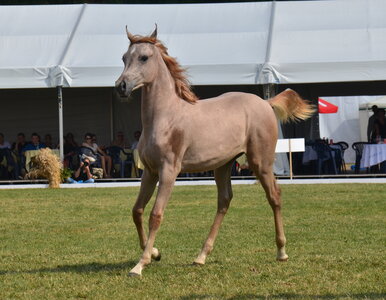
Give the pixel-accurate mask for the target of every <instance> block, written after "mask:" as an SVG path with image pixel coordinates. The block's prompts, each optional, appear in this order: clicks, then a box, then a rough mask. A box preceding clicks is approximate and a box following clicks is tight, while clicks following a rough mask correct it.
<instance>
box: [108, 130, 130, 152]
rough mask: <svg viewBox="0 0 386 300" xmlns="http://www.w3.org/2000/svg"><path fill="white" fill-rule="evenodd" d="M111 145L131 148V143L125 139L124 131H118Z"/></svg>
mask: <svg viewBox="0 0 386 300" xmlns="http://www.w3.org/2000/svg"><path fill="white" fill-rule="evenodd" d="M111 146H117V147H121V148H123V149H125V148H129V145H128V143H127V141H126V139H125V135H124V134H123V132H122V131H118V132H117V136H116V138H115V139H114V140H113V141H112V143H111Z"/></svg>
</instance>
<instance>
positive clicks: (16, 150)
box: [11, 132, 27, 176]
mask: <svg viewBox="0 0 386 300" xmlns="http://www.w3.org/2000/svg"><path fill="white" fill-rule="evenodd" d="M26 145H27V141H26V140H25V134H24V133H23V132H19V133H18V134H17V136H16V142H14V143H13V144H12V148H11V149H12V152H13V154H14V155H15V157H16V161H15V163H16V166H17V173H18V176H21V175H24V174H20V172H21V171H22V170H23V163H24V157H23V149H24V147H25V146H26Z"/></svg>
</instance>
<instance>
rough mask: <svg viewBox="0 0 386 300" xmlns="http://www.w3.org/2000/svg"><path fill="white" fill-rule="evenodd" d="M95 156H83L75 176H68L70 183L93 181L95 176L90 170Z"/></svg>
mask: <svg viewBox="0 0 386 300" xmlns="http://www.w3.org/2000/svg"><path fill="white" fill-rule="evenodd" d="M94 161H95V160H94V158H92V157H89V156H85V155H83V156H82V159H81V162H80V164H79V168H78V169H77V170H76V171H75V173H74V178H71V177H70V178H67V182H68V183H93V182H94V178H93V177H92V174H91V171H90V163H92V162H94Z"/></svg>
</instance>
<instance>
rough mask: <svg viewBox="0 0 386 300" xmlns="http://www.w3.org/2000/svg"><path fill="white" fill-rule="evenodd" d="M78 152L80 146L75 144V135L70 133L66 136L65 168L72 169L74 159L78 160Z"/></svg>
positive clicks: (64, 149)
mask: <svg viewBox="0 0 386 300" xmlns="http://www.w3.org/2000/svg"><path fill="white" fill-rule="evenodd" d="M77 152H78V144H77V143H76V142H75V139H74V135H73V134H72V133H71V132H69V133H67V134H66V135H65V137H64V144H63V153H64V160H63V166H64V167H65V168H71V166H72V164H73V161H74V158H76V155H77Z"/></svg>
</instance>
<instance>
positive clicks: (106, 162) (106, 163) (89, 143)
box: [82, 133, 112, 178]
mask: <svg viewBox="0 0 386 300" xmlns="http://www.w3.org/2000/svg"><path fill="white" fill-rule="evenodd" d="M93 136H94V137H95V135H93V134H91V133H86V134H85V135H84V142H83V144H82V146H83V147H87V148H90V149H92V150H93V151H94V152H95V153H96V154H99V155H100V158H101V165H102V169H103V177H105V178H110V177H111V167H112V159H111V157H110V156H108V155H107V154H106V152H104V151H103V150H102V149H101V148H99V146H98V145H97V144H96V143H94V142H93Z"/></svg>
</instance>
